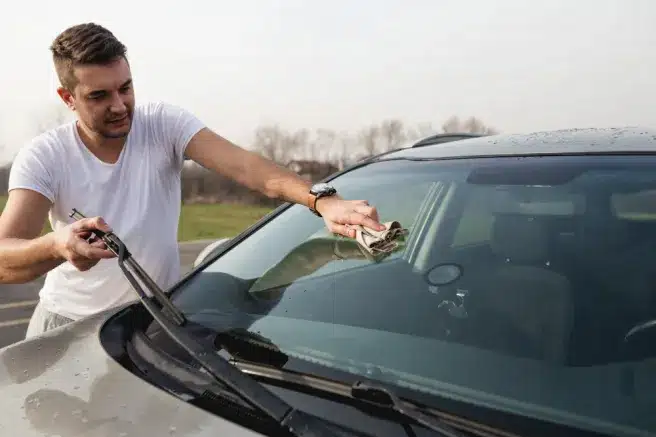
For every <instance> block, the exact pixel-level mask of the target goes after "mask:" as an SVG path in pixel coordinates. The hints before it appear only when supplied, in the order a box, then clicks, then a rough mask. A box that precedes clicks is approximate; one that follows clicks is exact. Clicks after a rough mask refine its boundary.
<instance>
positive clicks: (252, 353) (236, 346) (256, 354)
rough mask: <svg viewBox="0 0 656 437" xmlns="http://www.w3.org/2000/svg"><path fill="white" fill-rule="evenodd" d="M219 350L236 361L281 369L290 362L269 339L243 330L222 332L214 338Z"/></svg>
mask: <svg viewBox="0 0 656 437" xmlns="http://www.w3.org/2000/svg"><path fill="white" fill-rule="evenodd" d="M214 346H215V347H216V348H217V350H225V351H226V352H228V353H229V354H230V355H232V357H233V358H234V359H237V360H239V361H249V362H253V363H258V364H264V365H269V366H273V367H276V368H281V367H283V366H284V365H285V364H287V361H288V360H289V355H287V354H285V353H284V352H282V351H281V350H280V349H279V348H278V346H276V345H275V344H274V343H273V342H272V341H271V340H269V339H268V338H266V337H264V336H262V335H260V334H256V333H254V332H251V331H248V330H247V329H243V328H233V329H228V330H226V331H221V332H219V333H217V334H216V336H215V337H214Z"/></svg>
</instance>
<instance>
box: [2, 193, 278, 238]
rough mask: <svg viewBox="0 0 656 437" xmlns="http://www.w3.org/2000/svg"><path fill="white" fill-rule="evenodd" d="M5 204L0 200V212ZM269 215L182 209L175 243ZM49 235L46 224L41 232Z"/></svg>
mask: <svg viewBox="0 0 656 437" xmlns="http://www.w3.org/2000/svg"><path fill="white" fill-rule="evenodd" d="M6 200H7V199H6V197H3V196H0V210H2V209H4V207H5V202H6ZM269 211H271V209H270V208H262V207H256V206H247V205H234V204H213V205H183V206H182V213H181V214H180V225H179V227H178V240H180V241H189V240H197V239H210V238H221V237H232V236H234V235H236V234H237V233H239V232H240V231H241V230H243V229H245V228H247V227H248V226H250V225H251V224H253V223H255V222H256V221H257V220H258V219H260V218H261V217H262V216H264V215H265V214H267V213H268V212H269ZM49 231H50V226H49V224H48V223H46V226H45V227H44V229H43V232H44V233H45V232H49Z"/></svg>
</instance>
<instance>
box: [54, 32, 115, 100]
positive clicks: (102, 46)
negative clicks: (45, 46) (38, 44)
mask: <svg viewBox="0 0 656 437" xmlns="http://www.w3.org/2000/svg"><path fill="white" fill-rule="evenodd" d="M50 51H51V52H52V57H53V61H54V63H55V70H56V72H57V76H58V77H59V81H60V82H61V84H62V86H63V87H65V88H67V89H68V90H71V91H72V89H73V88H74V87H75V85H76V80H75V75H74V74H73V69H74V68H75V67H76V66H79V65H92V64H96V65H99V64H100V65H102V64H108V63H110V62H112V61H115V60H116V59H118V58H121V57H123V58H125V59H126V60H127V57H126V52H127V49H126V47H125V46H124V45H123V44H122V43H121V42H120V41H119V40H118V39H117V38H116V37H115V36H114V34H113V33H112V32H110V31H109V30H107V29H106V28H104V27H103V26H100V25H99V24H95V23H84V24H78V25H75V26H72V27H69V28H68V29H66V30H64V31H63V32H62V33H60V34H59V35H58V36H57V37H56V38H55V40H54V41H53V43H52V45H51V46H50Z"/></svg>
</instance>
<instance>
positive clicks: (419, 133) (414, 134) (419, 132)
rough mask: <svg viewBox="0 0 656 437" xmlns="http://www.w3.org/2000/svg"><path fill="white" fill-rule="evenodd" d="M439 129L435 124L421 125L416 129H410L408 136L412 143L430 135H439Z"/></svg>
mask: <svg viewBox="0 0 656 437" xmlns="http://www.w3.org/2000/svg"><path fill="white" fill-rule="evenodd" d="M437 131H438V130H437V129H436V128H435V127H434V126H433V123H430V122H428V123H426V122H424V123H419V124H417V126H415V128H414V129H408V132H407V136H408V139H409V140H411V141H415V140H419V139H422V138H425V137H427V136H429V135H434V134H436V133H437Z"/></svg>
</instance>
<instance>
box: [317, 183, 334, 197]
mask: <svg viewBox="0 0 656 437" xmlns="http://www.w3.org/2000/svg"><path fill="white" fill-rule="evenodd" d="M332 189H333V187H331V186H330V185H328V184H326V183H320V184H315V185H313V186H312V193H314V194H317V193H324V192H326V191H332Z"/></svg>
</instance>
